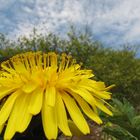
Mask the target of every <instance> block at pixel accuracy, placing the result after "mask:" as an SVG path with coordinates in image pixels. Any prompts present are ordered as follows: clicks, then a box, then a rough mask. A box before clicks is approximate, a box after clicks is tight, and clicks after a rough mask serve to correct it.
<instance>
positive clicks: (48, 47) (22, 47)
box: [0, 30, 140, 140]
mask: <svg viewBox="0 0 140 140" xmlns="http://www.w3.org/2000/svg"><path fill="white" fill-rule="evenodd" d="M128 47H129V46H128ZM38 50H40V51H43V52H48V51H55V52H57V53H61V52H65V53H67V54H71V55H72V56H73V57H74V58H75V59H76V60H77V61H78V62H82V63H83V67H84V68H90V69H93V72H94V73H95V75H96V77H95V78H96V79H97V80H101V81H104V82H105V83H106V84H107V85H111V84H115V85H116V87H115V88H113V89H112V93H113V98H114V100H113V106H114V107H115V110H114V117H113V118H106V117H105V116H104V119H105V120H106V124H105V127H104V131H105V132H106V133H107V134H109V135H112V136H114V137H116V138H117V139H119V140H124V139H126V140H130V139H131V140H138V139H140V137H139V134H140V127H139V126H140V116H139V115H138V114H139V112H140V101H139V100H140V59H139V58H136V56H135V51H136V50H135V49H131V50H129V49H127V47H125V48H123V49H121V50H114V49H111V48H104V47H103V45H102V44H101V43H100V42H98V41H93V40H91V39H90V36H89V35H88V34H79V35H76V33H74V32H70V33H68V36H67V38H66V39H62V38H60V37H58V36H56V35H54V34H48V35H38V34H37V33H36V31H35V30H34V32H33V34H32V35H31V36H30V38H27V37H21V38H19V39H18V40H17V41H11V40H8V39H6V37H5V36H4V35H2V34H0V62H2V61H3V60H6V59H8V58H9V57H11V56H13V55H15V54H17V53H21V52H26V51H38ZM126 99H127V100H128V101H129V102H130V103H131V104H132V105H133V106H134V108H133V107H132V105H131V104H130V103H129V102H128V101H126ZM108 124H111V125H108Z"/></svg>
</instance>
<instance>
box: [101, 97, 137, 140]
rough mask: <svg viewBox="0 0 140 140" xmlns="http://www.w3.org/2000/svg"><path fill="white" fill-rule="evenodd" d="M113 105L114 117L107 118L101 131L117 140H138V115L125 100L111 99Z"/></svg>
mask: <svg viewBox="0 0 140 140" xmlns="http://www.w3.org/2000/svg"><path fill="white" fill-rule="evenodd" d="M113 104H114V108H113V113H114V117H112V118H111V117H109V118H107V120H108V121H109V122H108V123H106V125H105V126H104V129H103V131H104V132H106V133H107V134H109V135H112V136H114V137H115V138H117V139H119V140H139V139H140V115H137V113H136V111H135V110H134V108H133V106H132V105H131V104H130V103H129V102H128V101H127V100H123V102H120V101H119V100H117V99H113Z"/></svg>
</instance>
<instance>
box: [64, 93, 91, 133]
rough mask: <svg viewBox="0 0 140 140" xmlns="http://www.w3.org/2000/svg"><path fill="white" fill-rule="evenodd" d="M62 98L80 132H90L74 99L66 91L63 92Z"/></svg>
mask: <svg viewBox="0 0 140 140" xmlns="http://www.w3.org/2000/svg"><path fill="white" fill-rule="evenodd" d="M62 98H63V100H64V102H65V105H66V107H67V109H68V112H69V114H70V116H71V118H72V120H73V121H74V123H75V125H76V126H77V127H78V128H79V130H80V131H81V132H83V133H84V134H88V133H89V132H90V130H89V127H88V124H87V122H86V120H85V118H84V117H83V115H82V113H81V111H80V109H79V108H78V106H77V105H76V103H75V101H74V99H72V98H71V97H70V96H69V95H68V94H67V93H63V95H62Z"/></svg>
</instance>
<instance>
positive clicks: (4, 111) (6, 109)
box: [0, 91, 21, 125]
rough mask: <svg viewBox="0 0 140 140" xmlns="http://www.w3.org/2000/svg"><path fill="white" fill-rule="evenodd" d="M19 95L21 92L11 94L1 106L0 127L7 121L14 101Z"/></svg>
mask: <svg viewBox="0 0 140 140" xmlns="http://www.w3.org/2000/svg"><path fill="white" fill-rule="evenodd" d="M20 93H21V91H16V92H15V93H13V94H11V95H10V96H9V97H8V99H7V100H6V102H5V103H4V105H3V106H2V108H1V110H0V125H2V124H3V123H5V121H6V120H7V119H8V117H9V115H10V113H11V110H12V108H13V105H14V103H15V100H16V98H17V96H18V95H19V94H20Z"/></svg>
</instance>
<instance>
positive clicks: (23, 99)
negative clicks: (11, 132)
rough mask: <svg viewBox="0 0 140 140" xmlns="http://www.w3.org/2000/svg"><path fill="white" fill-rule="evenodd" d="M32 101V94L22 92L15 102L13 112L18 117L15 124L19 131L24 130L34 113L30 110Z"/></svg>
mask: <svg viewBox="0 0 140 140" xmlns="http://www.w3.org/2000/svg"><path fill="white" fill-rule="evenodd" d="M29 102H30V95H29V94H22V95H21V96H19V97H18V98H17V100H16V102H15V106H14V110H13V114H14V113H15V116H16V118H17V120H16V124H15V130H16V131H18V132H20V133H21V132H23V131H25V129H26V128H27V127H28V125H29V123H30V121H31V118H32V114H30V113H29V111H28V106H29Z"/></svg>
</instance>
